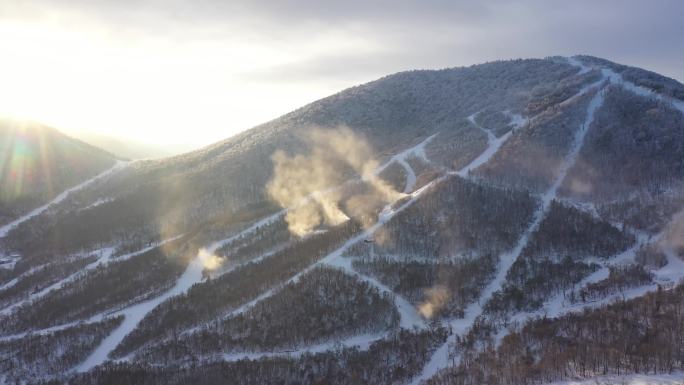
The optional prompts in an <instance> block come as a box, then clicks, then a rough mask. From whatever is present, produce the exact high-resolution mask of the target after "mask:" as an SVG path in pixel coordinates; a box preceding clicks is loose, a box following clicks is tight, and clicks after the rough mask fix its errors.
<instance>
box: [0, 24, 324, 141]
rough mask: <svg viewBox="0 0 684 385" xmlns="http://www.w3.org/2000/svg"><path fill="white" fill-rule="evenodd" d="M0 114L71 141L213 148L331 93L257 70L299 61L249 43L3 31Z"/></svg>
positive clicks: (38, 27)
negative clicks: (256, 74) (78, 135)
mask: <svg viewBox="0 0 684 385" xmlns="http://www.w3.org/2000/svg"><path fill="white" fill-rule="evenodd" d="M0 42H1V47H2V53H3V63H2V66H1V67H0V84H2V92H0V114H2V115H4V116H12V117H15V118H21V119H31V120H34V121H39V122H42V123H45V124H48V125H51V126H54V127H56V128H59V129H60V130H63V131H66V132H78V131H87V132H97V133H103V134H110V135H115V136H119V137H125V138H130V139H135V140H139V141H142V142H148V143H155V144H165V143H168V144H171V143H184V142H189V143H194V144H198V145H200V144H208V143H210V142H213V141H217V140H220V139H224V138H226V137H228V136H230V135H232V134H235V133H237V132H239V131H241V130H244V129H247V128H249V127H251V126H254V125H256V124H258V123H262V122H264V121H266V120H269V119H272V118H275V117H277V116H278V115H280V114H283V113H285V112H287V111H289V110H291V109H293V108H295V107H297V106H299V105H302V104H305V103H307V102H310V101H312V100H314V99H316V98H318V97H321V96H323V95H325V94H326V93H328V92H329V91H328V90H326V88H325V87H323V86H320V87H319V86H316V85H311V86H305V87H301V86H300V87H297V86H295V85H293V84H289V83H279V82H275V84H266V83H265V82H260V81H258V80H256V79H251V78H249V75H248V74H249V73H250V71H259V70H264V69H266V68H267V67H269V66H278V65H284V64H285V63H288V62H291V61H292V60H294V57H295V56H294V55H293V54H290V53H287V52H286V51H284V50H278V49H273V48H269V47H257V46H254V45H250V44H245V43H241V42H230V41H228V42H226V41H221V42H218V41H214V42H201V43H192V42H183V43H179V42H170V41H160V40H154V39H149V38H141V39H139V40H136V39H133V38H131V37H127V36H120V37H112V36H110V35H108V34H106V33H104V32H99V31H97V30H95V31H89V33H87V34H85V33H82V32H77V31H74V30H70V29H68V28H63V27H60V26H54V25H50V24H45V25H42V24H35V23H20V22H5V21H3V22H2V23H0Z"/></svg>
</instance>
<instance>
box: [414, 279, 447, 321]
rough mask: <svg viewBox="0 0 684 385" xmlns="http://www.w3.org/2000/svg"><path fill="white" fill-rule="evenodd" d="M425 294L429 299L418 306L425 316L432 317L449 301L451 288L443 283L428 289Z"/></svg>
mask: <svg viewBox="0 0 684 385" xmlns="http://www.w3.org/2000/svg"><path fill="white" fill-rule="evenodd" d="M425 294H426V296H427V299H426V300H425V302H423V303H421V304H420V305H419V306H418V311H419V312H420V314H422V315H423V317H425V318H427V319H430V318H432V317H434V316H435V314H436V313H437V312H439V311H440V310H441V309H442V307H444V305H446V303H447V301H449V290H447V288H446V287H444V286H442V285H438V286H436V287H433V288H430V289H427V290H426V291H425Z"/></svg>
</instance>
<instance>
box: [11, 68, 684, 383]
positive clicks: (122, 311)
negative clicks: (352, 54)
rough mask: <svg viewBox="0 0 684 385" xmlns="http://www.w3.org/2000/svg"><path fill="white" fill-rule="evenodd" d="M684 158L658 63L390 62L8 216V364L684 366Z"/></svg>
mask: <svg viewBox="0 0 684 385" xmlns="http://www.w3.org/2000/svg"><path fill="white" fill-rule="evenodd" d="M682 154H684V86H683V85H681V84H680V83H678V82H676V81H674V80H672V79H668V78H665V77H662V76H660V75H657V74H654V73H652V72H648V71H645V70H641V69H637V68H632V67H626V66H623V65H619V64H615V63H612V62H609V61H606V60H603V59H598V58H594V57H588V56H576V57H572V58H563V57H552V58H547V59H531V60H513V61H500V62H492V63H486V64H482V65H476V66H472V67H467V68H454V69H445V70H440V71H410V72H403V73H398V74H395V75H391V76H387V77H385V78H382V79H379V80H376V81H374V82H371V83H368V84H364V85H361V86H357V87H353V88H350V89H348V90H345V91H343V92H341V93H339V94H336V95H333V96H330V97H328V98H325V99H322V100H320V101H317V102H314V103H312V104H310V105H308V106H305V107H303V108H301V109H298V110H296V111H293V112H291V113H289V114H287V115H285V116H283V117H281V118H278V119H276V120H274V121H271V122H268V123H266V124H264V125H261V126H258V127H255V128H253V129H251V130H248V131H246V132H244V133H242V134H239V135H237V136H235V137H232V138H230V139H227V140H225V141H223V142H220V143H217V144H214V145H212V146H209V147H207V148H204V149H202V150H199V151H195V152H191V153H188V154H185V155H180V156H176V157H172V158H166V159H160V160H148V161H135V162H129V163H117V165H116V166H115V167H113V168H112V169H110V170H108V171H107V172H106V173H104V174H103V175H99V176H98V177H92V179H87V180H85V182H84V183H83V184H82V185H79V186H77V187H76V188H72V189H70V190H68V191H66V192H64V193H63V194H61V195H59V196H58V197H57V199H56V202H54V203H52V204H49V203H48V204H47V205H46V206H44V207H43V208H42V209H41V210H38V211H34V212H33V213H32V215H24V216H21V217H19V219H16V220H15V221H13V222H9V223H8V224H7V225H6V226H5V227H4V228H3V229H4V231H3V232H2V233H0V237H2V240H1V242H2V250H3V253H4V255H5V257H4V258H7V259H9V258H10V256H12V257H11V259H12V261H11V263H7V264H5V265H4V268H3V269H2V270H0V279H1V280H0V307H1V308H2V309H1V310H0V321H1V322H0V357H2V359H0V368H2V373H3V375H4V376H5V380H6V381H27V382H41V381H42V382H48V383H63V382H68V383H73V384H90V383H98V384H99V383H102V384H110V383H136V384H169V383H178V384H186V383H191V382H193V383H200V384H205V383H206V384H213V383H221V384H225V383H235V384H304V383H306V384H319V383H320V384H323V383H325V384H329V383H332V384H404V383H405V384H419V383H428V384H483V383H488V384H532V383H535V384H539V383H545V382H549V383H550V382H562V381H568V380H569V379H572V378H574V377H581V378H592V377H595V376H603V377H602V378H610V377H606V376H611V375H615V376H620V375H629V374H630V373H661V374H662V373H670V372H672V371H674V370H678V369H679V370H681V369H684V350H683V349H682V346H684V312H683V311H682V310H684V286H682V285H679V282H680V280H681V279H682V278H684V259H683V256H684V189H682V187H683V184H682V183H683V182H684V156H683V155H682ZM659 378H672V379H673V381H677V380H676V378H677V376H676V375H675V376H660V377H659ZM673 383H675V382H673Z"/></svg>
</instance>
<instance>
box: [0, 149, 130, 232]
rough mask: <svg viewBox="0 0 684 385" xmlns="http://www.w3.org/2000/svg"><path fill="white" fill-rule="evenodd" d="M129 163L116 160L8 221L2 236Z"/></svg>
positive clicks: (1, 228) (2, 228)
mask: <svg viewBox="0 0 684 385" xmlns="http://www.w3.org/2000/svg"><path fill="white" fill-rule="evenodd" d="M127 164H128V162H124V161H116V163H115V164H114V166H112V167H111V168H109V169H108V170H106V171H104V172H102V173H100V174H98V175H96V176H94V177H92V178H90V179H88V180H86V181H83V182H81V183H80V184H78V185H76V186H74V187H71V188H69V189H67V190H65V191H63V192H62V193H61V194H59V195H57V197H55V199H53V200H52V201H50V202H48V203H46V204H44V205H43V206H40V207H37V208H35V209H33V210H31V212H29V213H27V214H25V215H23V216H21V217H19V218H17V219H15V220H13V221H12V222H10V223H8V224H6V225H4V226H2V227H0V238H4V237H6V236H7V234H8V233H9V232H10V231H12V229H14V228H15V227H17V226H19V225H20V224H22V223H24V222H26V221H28V220H29V219H31V218H33V217H35V216H37V215H40V214H42V213H43V212H44V211H45V210H47V209H48V208H50V207H51V206H53V205H56V204H58V203H60V202H61V201H63V200H64V199H66V198H67V197H68V196H69V194H71V193H73V192H75V191H78V190H82V189H83V188H85V187H87V186H88V185H90V184H92V183H94V182H96V181H98V180H101V179H104V178H107V177H109V176H110V175H112V174H113V173H115V172H117V171H120V170H121V169H123V168H124V167H125V166H126V165H127Z"/></svg>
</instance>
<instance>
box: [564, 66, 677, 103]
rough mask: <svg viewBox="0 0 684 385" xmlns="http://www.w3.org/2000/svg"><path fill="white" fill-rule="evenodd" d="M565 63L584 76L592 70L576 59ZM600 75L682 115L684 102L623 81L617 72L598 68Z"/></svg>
mask: <svg viewBox="0 0 684 385" xmlns="http://www.w3.org/2000/svg"><path fill="white" fill-rule="evenodd" d="M565 59H566V60H567V62H568V63H569V64H571V65H573V66H575V67H577V68H579V69H580V71H579V73H578V74H584V73H587V72H589V71H591V70H592V69H593V68H592V67H590V66H587V65H586V64H584V63H583V62H582V61H581V60H579V59H578V58H576V57H568V58H565ZM600 70H601V73H602V74H603V78H604V79H608V80H610V82H611V83H612V84H619V85H621V86H622V87H623V88H625V89H626V90H628V91H631V92H634V93H635V94H637V95H641V96H644V97H647V98H654V99H658V100H660V101H663V102H666V103H670V104H672V106H673V107H674V108H676V109H677V110H679V111H681V112H682V113H683V114H684V101H682V100H679V99H675V98H672V97H669V96H665V95H662V94H660V93H658V92H656V91H654V90H652V89H650V88H646V87H642V86H639V85H636V84H634V83H632V82H629V81H627V80H625V79H623V77H622V75H620V74H618V73H617V72H615V71H613V70H612V69H610V68H600Z"/></svg>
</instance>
